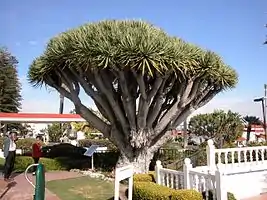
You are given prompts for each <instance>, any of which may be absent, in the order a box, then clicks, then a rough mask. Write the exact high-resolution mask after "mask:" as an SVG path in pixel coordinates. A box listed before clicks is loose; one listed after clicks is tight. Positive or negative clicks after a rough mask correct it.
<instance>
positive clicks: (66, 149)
mask: <svg viewBox="0 0 267 200" xmlns="http://www.w3.org/2000/svg"><path fill="white" fill-rule="evenodd" d="M85 151H86V150H85V149H84V148H83V147H76V146H73V145H71V144H67V143H65V144H64V143H63V144H58V145H54V146H47V147H44V148H43V156H44V157H46V158H55V159H58V158H59V159H60V160H61V162H62V163H63V164H64V166H66V168H67V169H74V168H75V169H86V168H91V158H90V157H87V156H84V155H83V154H84V153H85ZM118 158H119V152H118V151H108V152H105V153H94V167H95V168H96V169H102V170H107V171H110V170H113V168H114V167H115V165H116V163H117V161H118Z"/></svg>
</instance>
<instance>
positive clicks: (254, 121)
mask: <svg viewBox="0 0 267 200" xmlns="http://www.w3.org/2000/svg"><path fill="white" fill-rule="evenodd" d="M244 120H246V122H247V123H248V126H247V142H249V140H250V133H251V125H262V121H261V120H260V118H259V117H256V116H248V115H247V116H245V117H244Z"/></svg>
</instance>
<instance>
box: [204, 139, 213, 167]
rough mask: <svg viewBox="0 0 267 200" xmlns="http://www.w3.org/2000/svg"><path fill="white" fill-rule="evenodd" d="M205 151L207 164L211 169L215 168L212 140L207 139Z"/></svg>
mask: <svg viewBox="0 0 267 200" xmlns="http://www.w3.org/2000/svg"><path fill="white" fill-rule="evenodd" d="M206 153H207V166H208V167H209V168H210V169H211V170H212V169H215V146H214V143H213V141H212V140H208V145H207V147H206Z"/></svg>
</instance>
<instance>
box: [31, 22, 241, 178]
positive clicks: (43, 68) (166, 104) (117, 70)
mask: <svg viewBox="0 0 267 200" xmlns="http://www.w3.org/2000/svg"><path fill="white" fill-rule="evenodd" d="M28 76H29V80H30V82H31V83H32V84H33V85H35V86H41V85H48V86H50V87H52V88H55V89H56V90H57V91H58V92H59V93H60V94H62V95H63V96H64V97H66V98H68V99H69V100H70V101H72V102H73V104H74V105H75V110H76V112H77V113H78V114H80V115H81V116H82V117H83V118H84V119H86V121H88V122H89V123H90V124H91V125H92V126H94V127H95V128H96V129H98V130H99V131H100V132H101V133H103V134H104V136H105V137H106V138H108V139H110V141H112V142H113V143H114V144H115V145H116V146H117V147H118V148H119V149H120V152H121V155H120V159H119V161H118V166H122V165H128V164H132V165H134V166H135V172H137V173H145V172H147V171H148V168H149V164H150V161H151V159H152V158H153V155H154V153H155V152H156V151H157V150H158V149H159V148H160V147H161V146H162V145H163V144H164V143H165V142H166V141H168V140H169V139H170V138H171V137H172V134H171V132H172V130H173V129H175V128H176V127H177V126H178V125H180V124H181V123H182V122H183V121H184V120H185V119H186V118H187V117H188V116H189V115H190V114H191V113H192V112H194V111H195V110H196V109H198V108H200V107H202V106H203V105H205V104H206V103H208V102H209V101H210V100H211V99H212V98H213V97H214V96H215V95H217V94H218V93H220V92H221V91H223V90H227V89H230V88H233V87H235V85H236V83H237V81H238V78H237V73H236V72H235V70H234V69H232V68H231V67H230V66H229V65H227V64H225V63H224V62H223V60H222V59H221V58H220V56H218V55H217V54H215V53H214V52H212V51H207V50H204V49H201V48H199V47H197V46H195V45H193V44H190V43H187V42H185V41H183V40H182V39H180V38H177V37H174V36H172V35H168V34H167V33H166V32H165V31H163V30H162V29H160V28H158V27H156V26H154V25H152V24H149V23H146V22H143V21H135V20H125V21H122V20H106V21H101V22H94V23H88V24H86V25H83V26H81V27H79V28H76V29H72V30H69V31H67V32H64V33H62V34H60V35H58V36H56V37H54V38H52V39H51V40H50V42H49V44H48V45H47V48H46V50H45V52H44V54H43V55H41V56H40V57H38V58H37V59H36V60H34V62H33V63H32V65H31V67H30V69H29V73H28ZM62 83H64V85H65V86H66V87H65V88H64V87H63V86H62ZM81 91H84V92H85V93H86V95H88V97H91V98H92V99H93V101H94V103H95V105H96V106H97V108H98V110H99V111H100V113H101V114H102V115H103V116H104V117H105V119H106V121H104V120H102V119H101V118H100V117H99V116H98V115H97V114H96V113H94V112H92V110H91V109H90V108H88V107H87V106H86V105H85V104H83V103H82V101H81V95H80V94H81Z"/></svg>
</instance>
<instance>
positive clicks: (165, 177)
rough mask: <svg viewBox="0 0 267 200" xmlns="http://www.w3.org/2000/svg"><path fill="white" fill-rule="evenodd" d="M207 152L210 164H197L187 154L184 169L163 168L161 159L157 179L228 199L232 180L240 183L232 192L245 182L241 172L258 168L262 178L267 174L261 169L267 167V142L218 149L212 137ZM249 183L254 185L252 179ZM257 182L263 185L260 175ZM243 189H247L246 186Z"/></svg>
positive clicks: (256, 185)
mask: <svg viewBox="0 0 267 200" xmlns="http://www.w3.org/2000/svg"><path fill="white" fill-rule="evenodd" d="M206 153H207V166H198V167H195V168H193V167H192V164H191V161H190V159H188V158H186V159H185V163H184V167H183V171H176V170H170V169H166V168H163V167H162V165H161V162H160V161H157V163H156V167H155V171H156V182H157V183H158V184H160V185H164V186H167V187H170V188H173V189H195V190H197V191H199V192H202V193H206V196H208V193H209V195H213V199H216V200H227V192H229V189H230V188H229V187H227V186H229V184H230V183H232V186H235V187H236V188H234V189H233V190H232V191H231V192H233V191H237V193H238V187H241V185H242V184H243V183H242V181H241V182H240V180H241V176H243V177H244V175H245V174H246V173H254V172H255V174H256V173H258V177H257V178H258V179H261V178H259V177H260V176H263V175H261V174H260V173H259V171H265V170H267V146H258V147H242V148H226V149H216V148H215V146H214V144H213V141H212V140H209V141H208V145H207V147H206ZM265 173H266V171H265ZM245 176H247V175H245ZM250 177H251V176H250ZM252 177H253V176H252ZM233 182H236V183H237V184H235V183H233ZM246 182H247V181H246ZM247 184H249V185H250V188H251V189H252V186H251V183H249V182H247ZM264 184H265V185H266V186H267V184H266V183H264ZM253 185H255V188H256V187H259V186H262V185H261V184H260V183H257V180H256V179H255V180H254V182H253ZM242 186H243V185H242ZM239 193H244V190H243V191H242V190H241V191H240V192H239ZM259 193H260V192H258V193H257V194H259ZM251 194H253V192H251V193H250V195H251ZM257 194H256V195H257ZM247 195H249V194H247Z"/></svg>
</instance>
